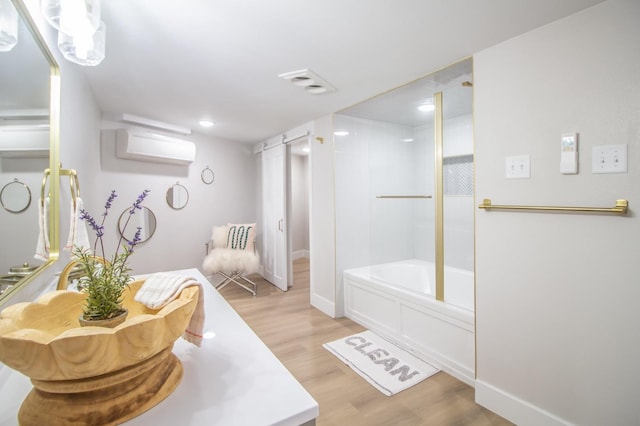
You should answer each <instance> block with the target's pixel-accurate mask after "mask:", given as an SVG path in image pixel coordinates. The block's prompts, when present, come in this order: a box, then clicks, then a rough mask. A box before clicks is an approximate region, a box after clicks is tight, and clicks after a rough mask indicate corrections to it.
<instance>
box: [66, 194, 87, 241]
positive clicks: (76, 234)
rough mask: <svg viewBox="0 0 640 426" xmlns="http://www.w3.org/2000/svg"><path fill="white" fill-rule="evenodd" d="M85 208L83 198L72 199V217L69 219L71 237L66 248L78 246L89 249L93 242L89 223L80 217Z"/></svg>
mask: <svg viewBox="0 0 640 426" xmlns="http://www.w3.org/2000/svg"><path fill="white" fill-rule="evenodd" d="M83 209H84V203H83V202H82V198H80V197H77V198H76V200H75V203H74V202H73V200H72V201H71V217H70V219H69V238H68V239H67V245H66V246H65V247H64V248H65V250H73V248H74V247H78V248H80V249H82V250H89V249H90V248H91V242H90V241H89V234H88V233H87V225H86V224H85V223H84V221H83V220H82V219H80V211H81V210H83Z"/></svg>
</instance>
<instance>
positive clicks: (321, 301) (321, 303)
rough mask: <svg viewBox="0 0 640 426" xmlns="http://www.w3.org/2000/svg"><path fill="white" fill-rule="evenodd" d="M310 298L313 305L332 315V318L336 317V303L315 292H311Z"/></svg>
mask: <svg viewBox="0 0 640 426" xmlns="http://www.w3.org/2000/svg"><path fill="white" fill-rule="evenodd" d="M310 299H311V306H313V307H314V308H316V309H318V310H319V311H320V312H322V313H324V314H326V315H328V316H330V317H331V318H336V314H335V312H336V305H335V303H333V302H332V301H330V300H328V299H325V298H324V297H322V296H319V295H317V294H315V293H311V297H310Z"/></svg>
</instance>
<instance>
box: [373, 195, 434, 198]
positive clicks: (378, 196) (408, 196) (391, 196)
mask: <svg viewBox="0 0 640 426" xmlns="http://www.w3.org/2000/svg"><path fill="white" fill-rule="evenodd" d="M376 198H432V197H431V195H376Z"/></svg>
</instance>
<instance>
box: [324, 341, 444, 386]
mask: <svg viewBox="0 0 640 426" xmlns="http://www.w3.org/2000/svg"><path fill="white" fill-rule="evenodd" d="M322 346H324V348H325V349H327V350H328V351H329V352H331V353H332V354H334V355H335V356H337V357H338V358H339V359H340V360H341V361H342V362H344V363H345V364H347V365H348V366H349V367H351V369H352V370H353V371H355V372H356V373H358V374H359V375H360V376H362V377H363V378H364V379H365V380H366V381H368V382H369V383H371V384H372V385H373V386H374V387H376V388H377V389H378V390H379V391H380V392H382V393H383V394H385V395H387V396H391V395H394V394H396V393H398V392H400V391H403V390H405V389H407V388H409V387H411V386H413V385H415V384H416V383H420V382H421V381H423V380H424V379H426V378H427V377H430V376H433V375H434V374H435V373H437V372H438V371H440V370H438V369H437V368H435V367H434V366H432V365H430V364H427V363H426V362H424V361H422V360H420V359H419V358H417V357H415V356H414V355H411V354H410V353H409V352H407V351H405V350H403V349H400V348H399V347H397V346H396V345H394V344H393V343H391V342H389V341H388V340H385V339H383V338H382V337H380V336H378V335H377V334H375V333H373V332H371V331H364V332H362V333H358V334H354V335H352V336H348V337H344V338H342V339H338V340H335V341H333V342H329V343H325V344H324V345H322Z"/></svg>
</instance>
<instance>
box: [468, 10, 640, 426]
mask: <svg viewBox="0 0 640 426" xmlns="http://www.w3.org/2000/svg"><path fill="white" fill-rule="evenodd" d="M639 23H640V2H638V1H636V0H620V1H617V0H613V1H609V2H606V3H602V4H600V5H597V6H595V7H593V8H590V9H587V10H585V11H583V12H581V13H578V14H575V15H573V16H570V17H568V18H566V19H563V20H561V21H558V22H555V23H553V24H550V25H547V26H545V27H542V28H540V29H537V30H535V31H532V32H530V33H527V34H524V35H522V36H519V37H516V38H514V39H512V40H509V41H507V42H504V43H502V44H500V45H497V46H495V47H492V48H489V49H487V50H485V51H482V52H480V53H478V54H477V55H476V56H475V57H474V74H475V76H474V90H475V137H476V178H477V181H476V185H477V186H476V203H478V200H482V199H483V198H490V199H492V201H493V202H494V203H496V204H532V205H536V204H537V205H568V206H602V207H611V206H613V204H614V203H615V200H616V199H618V198H626V199H628V200H629V204H630V208H631V211H630V213H629V214H628V215H627V216H626V217H619V216H613V215H603V214H575V213H566V214H565V213H527V212H506V211H505V212H499V211H495V212H485V211H478V210H476V211H477V212H476V231H477V233H476V256H477V257H476V262H477V263H476V286H477V287H476V308H477V311H476V313H477V316H476V324H477V326H476V327H477V330H476V331H477V383H476V399H477V401H478V402H479V403H481V404H482V405H485V406H487V407H488V408H490V409H492V410H494V411H496V412H498V413H499V414H501V415H503V416H506V417H508V418H509V419H511V420H512V421H514V422H516V423H518V424H522V425H527V424H531V425H534V424H535V425H542V424H559V423H575V424H580V425H604V424H607V425H630V424H638V422H639V421H640V405H639V404H638V392H637V386H638V383H639V382H640V373H639V372H638V371H639V370H638V365H637V364H638V360H639V359H640V333H639V328H638V324H640V310H638V300H640V286H639V285H638V277H640V262H638V255H639V253H640V251H639V250H638V244H639V241H640V219H639V218H638V214H637V209H638V206H640V193H639V192H638V182H640V166H639V165H640V114H639V111H640V79H639V76H640V49H639V48H638V46H639V44H638V41H639V40H640V25H639ZM569 131H575V132H578V133H579V134H580V142H579V145H580V146H579V151H580V171H579V174H578V175H562V174H560V173H559V159H560V155H559V147H560V135H561V134H562V133H563V132H569ZM610 144H628V148H629V151H628V154H629V172H628V173H625V174H605V175H603V174H592V173H591V150H592V147H594V146H598V145H610ZM521 154H529V155H530V156H531V178H530V179H525V180H506V179H505V177H504V161H505V160H504V158H505V156H510V155H521Z"/></svg>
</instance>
